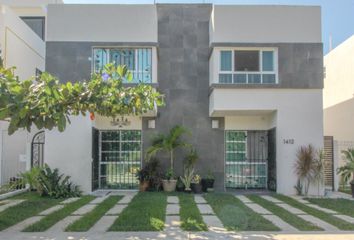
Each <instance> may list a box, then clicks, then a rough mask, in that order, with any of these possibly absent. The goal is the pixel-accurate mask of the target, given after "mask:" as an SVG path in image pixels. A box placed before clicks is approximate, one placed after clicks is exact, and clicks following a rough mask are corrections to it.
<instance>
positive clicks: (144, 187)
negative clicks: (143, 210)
mask: <svg viewBox="0 0 354 240" xmlns="http://www.w3.org/2000/svg"><path fill="white" fill-rule="evenodd" d="M148 188H149V181H142V182H140V184H139V191H140V192H145V191H146V190H147V189H148Z"/></svg>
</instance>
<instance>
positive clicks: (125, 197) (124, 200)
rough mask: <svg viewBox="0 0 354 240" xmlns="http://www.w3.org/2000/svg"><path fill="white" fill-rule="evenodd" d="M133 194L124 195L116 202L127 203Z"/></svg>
mask: <svg viewBox="0 0 354 240" xmlns="http://www.w3.org/2000/svg"><path fill="white" fill-rule="evenodd" d="M134 196H135V195H133V194H132V195H125V196H124V197H123V198H122V199H121V200H120V201H119V202H118V204H128V203H130V202H131V201H132V199H133V198H134Z"/></svg>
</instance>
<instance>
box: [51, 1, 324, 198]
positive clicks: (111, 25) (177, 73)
mask: <svg viewBox="0 0 354 240" xmlns="http://www.w3.org/2000/svg"><path fill="white" fill-rule="evenodd" d="M47 29H48V30H47V31H48V32H47V44H46V70H47V71H49V72H50V73H52V74H54V75H55V76H57V77H58V78H59V79H60V81H62V82H66V81H80V80H82V79H89V78H90V74H91V73H92V72H94V71H96V70H98V69H100V68H102V66H103V65H104V64H105V63H107V62H115V63H116V64H125V65H127V66H128V68H129V69H130V70H131V71H132V72H133V74H134V82H139V81H142V82H145V83H148V84H153V85H154V86H156V88H157V89H159V91H161V92H162V93H163V94H164V95H165V101H166V106H164V107H161V108H159V109H158V110H157V112H154V113H150V114H147V115H143V116H138V117H130V116H125V117H124V119H123V121H122V120H119V121H117V120H116V122H114V121H113V122H112V119H108V118H103V117H99V116H97V117H96V118H95V119H94V120H91V119H90V118H89V116H85V117H84V116H81V117H73V118H72V123H71V125H70V126H68V128H67V129H66V131H65V132H64V133H59V132H58V131H56V130H53V131H46V133H45V134H46V135H45V138H46V142H45V162H47V163H48V164H49V165H50V166H52V167H58V168H59V169H60V170H61V171H62V172H64V173H65V174H68V175H71V176H72V179H73V181H74V182H75V183H77V184H79V185H81V187H82V189H83V190H84V191H86V192H90V191H93V190H95V189H122V188H123V189H126V188H136V187H137V182H136V179H135V176H134V171H135V169H136V168H139V167H140V166H141V164H142V162H143V157H144V152H145V151H146V149H147V148H148V147H149V146H150V143H151V139H152V137H153V136H154V135H155V134H157V133H166V132H167V131H168V130H169V129H170V128H172V127H173V126H175V125H183V126H185V127H186V128H188V129H189V130H190V131H191V136H189V137H188V138H189V141H190V142H191V143H192V144H193V145H194V146H195V147H196V150H197V151H198V153H199V157H200V159H199V161H198V162H197V165H196V172H197V173H199V174H201V175H204V174H207V173H208V172H212V173H213V174H214V176H215V178H216V186H215V187H216V190H219V191H220V190H225V189H228V188H231V189H232V188H242V189H252V188H257V189H270V190H276V191H278V192H281V193H285V194H292V193H294V192H295V190H294V185H295V184H296V182H297V177H296V175H295V173H294V170H293V167H294V162H295V159H296V151H297V149H298V148H299V147H300V146H303V145H308V144H313V145H314V146H315V147H317V148H320V147H322V145H323V123H322V122H323V120H322V117H323V114H322V87H323V79H322V68H323V53H322V42H321V12H320V8H319V7H310V6H306V7H302V6H237V5H211V4H157V5H50V6H49V8H48V22H47ZM160 159H161V161H162V162H163V163H166V164H165V165H167V164H168V163H167V161H165V160H167V159H164V156H160ZM175 164H176V169H177V173H179V174H181V173H182V165H183V154H182V152H181V151H178V152H177V156H176V160H175Z"/></svg>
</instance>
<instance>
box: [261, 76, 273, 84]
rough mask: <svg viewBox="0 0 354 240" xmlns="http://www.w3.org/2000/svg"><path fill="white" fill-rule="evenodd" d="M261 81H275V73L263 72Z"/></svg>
mask: <svg viewBox="0 0 354 240" xmlns="http://www.w3.org/2000/svg"><path fill="white" fill-rule="evenodd" d="M262 78H263V83H276V81H275V74H263V75H262Z"/></svg>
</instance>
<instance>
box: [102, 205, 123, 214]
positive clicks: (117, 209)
mask: <svg viewBox="0 0 354 240" xmlns="http://www.w3.org/2000/svg"><path fill="white" fill-rule="evenodd" d="M127 206H128V205H127V204H119V205H115V206H114V207H112V208H111V209H109V210H108V211H107V213H106V215H119V214H120V213H121V212H122V211H123V209H124V208H126V207H127Z"/></svg>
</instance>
